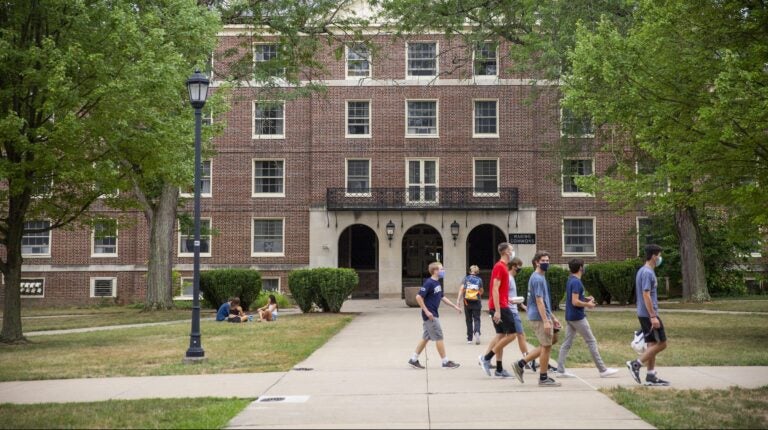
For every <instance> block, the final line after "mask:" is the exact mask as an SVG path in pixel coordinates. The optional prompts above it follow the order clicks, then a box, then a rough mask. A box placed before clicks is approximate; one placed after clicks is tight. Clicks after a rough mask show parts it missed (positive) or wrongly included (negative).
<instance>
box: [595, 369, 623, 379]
mask: <svg viewBox="0 0 768 430" xmlns="http://www.w3.org/2000/svg"><path fill="white" fill-rule="evenodd" d="M617 373H619V370H618V369H614V368H613V367H609V368H607V369H605V372H600V377H601V378H610V377H611V376H613V375H615V374H617Z"/></svg>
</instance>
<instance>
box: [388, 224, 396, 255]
mask: <svg viewBox="0 0 768 430" xmlns="http://www.w3.org/2000/svg"><path fill="white" fill-rule="evenodd" d="M386 229H387V239H388V240H389V247H390V248H391V247H392V238H393V237H395V223H393V222H392V220H389V222H388V223H387V226H386Z"/></svg>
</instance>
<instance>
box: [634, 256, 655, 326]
mask: <svg viewBox="0 0 768 430" xmlns="http://www.w3.org/2000/svg"><path fill="white" fill-rule="evenodd" d="M658 286H659V281H658V279H656V272H654V271H653V270H651V269H649V268H648V266H646V265H643V267H641V268H640V270H638V271H637V276H636V277H635V295H636V297H637V316H639V317H645V318H650V317H651V316H650V315H649V314H648V309H647V308H646V307H645V301H644V300H643V291H650V292H651V303H653V311H654V312H655V313H658V311H659V300H658V298H657V295H656V290H657V289H658Z"/></svg>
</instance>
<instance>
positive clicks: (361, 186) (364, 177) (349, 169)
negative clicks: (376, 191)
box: [345, 159, 371, 197]
mask: <svg viewBox="0 0 768 430" xmlns="http://www.w3.org/2000/svg"><path fill="white" fill-rule="evenodd" d="M346 161H347V162H346V166H345V167H346V169H345V170H346V178H347V192H346V195H347V196H348V197H370V196H371V160H370V159H347V160H346Z"/></svg>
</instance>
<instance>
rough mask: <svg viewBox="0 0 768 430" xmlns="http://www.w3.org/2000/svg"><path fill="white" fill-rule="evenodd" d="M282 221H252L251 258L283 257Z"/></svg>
mask: <svg viewBox="0 0 768 430" xmlns="http://www.w3.org/2000/svg"><path fill="white" fill-rule="evenodd" d="M283 224H284V220H283V219H254V220H253V246H252V248H251V256H253V257H270V256H274V257H282V256H283Z"/></svg>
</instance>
